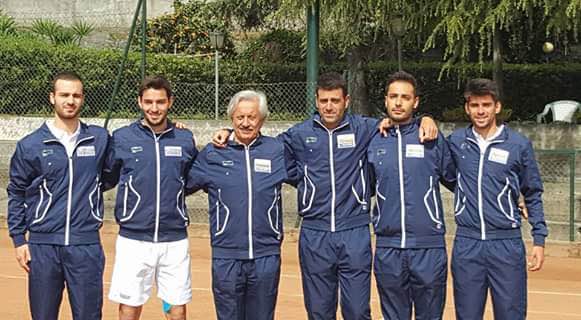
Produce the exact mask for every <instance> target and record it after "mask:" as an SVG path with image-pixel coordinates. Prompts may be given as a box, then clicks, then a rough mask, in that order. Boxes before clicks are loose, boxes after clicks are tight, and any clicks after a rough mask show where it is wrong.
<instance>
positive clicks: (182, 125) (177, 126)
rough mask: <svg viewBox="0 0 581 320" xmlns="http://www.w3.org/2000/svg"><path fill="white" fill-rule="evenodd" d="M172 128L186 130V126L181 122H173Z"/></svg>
mask: <svg viewBox="0 0 581 320" xmlns="http://www.w3.org/2000/svg"><path fill="white" fill-rule="evenodd" d="M174 126H176V128H178V129H187V128H188V127H187V126H186V124H185V123H183V122H181V121H176V122H174Z"/></svg>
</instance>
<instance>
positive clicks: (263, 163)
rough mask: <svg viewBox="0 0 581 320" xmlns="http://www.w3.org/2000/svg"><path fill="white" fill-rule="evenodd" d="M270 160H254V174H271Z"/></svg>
mask: <svg viewBox="0 0 581 320" xmlns="http://www.w3.org/2000/svg"><path fill="white" fill-rule="evenodd" d="M271 169H272V168H271V166H270V160H268V159H254V172H262V173H270V172H271Z"/></svg>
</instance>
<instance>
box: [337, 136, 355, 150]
mask: <svg viewBox="0 0 581 320" xmlns="http://www.w3.org/2000/svg"><path fill="white" fill-rule="evenodd" d="M353 147H355V134H354V133H347V134H340V135H338V136H337V148H339V149H346V148H353Z"/></svg>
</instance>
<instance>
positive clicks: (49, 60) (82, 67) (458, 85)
mask: <svg viewBox="0 0 581 320" xmlns="http://www.w3.org/2000/svg"><path fill="white" fill-rule="evenodd" d="M0 43H2V46H1V47H0V90H1V91H2V92H3V93H4V94H3V97H2V99H0V113H4V114H6V113H14V111H15V110H20V111H19V112H20V113H21V114H49V113H50V111H51V110H50V107H49V103H48V90H49V88H48V86H49V82H50V79H51V76H52V75H53V74H54V73H56V72H57V71H62V70H74V71H76V72H78V73H79V74H80V75H81V76H82V77H83V78H84V79H85V85H86V86H85V88H86V97H87V98H86V106H85V108H84V111H83V112H84V113H83V116H102V115H103V113H104V111H105V110H107V106H108V102H109V99H110V96H111V93H112V90H113V84H114V81H115V75H116V72H117V68H116V66H118V64H119V62H120V60H121V58H122V55H121V52H119V51H115V50H97V49H84V48H76V47H68V46H54V45H50V44H47V43H45V42H43V41H41V40H38V39H33V38H26V39H25V38H19V37H13V36H1V35H0ZM139 59H140V54H139V53H138V52H134V53H130V54H129V59H128V61H127V70H125V72H124V74H123V79H122V83H121V90H120V91H119V92H120V93H119V96H118V98H117V100H116V101H115V105H114V109H113V110H114V112H115V113H116V114H117V115H119V116H121V115H131V114H133V115H137V114H138V113H137V109H136V105H135V95H136V92H137V88H138V85H139V80H140V64H139ZM147 59H148V74H163V75H166V76H167V78H168V79H169V80H170V81H172V82H173V83H174V84H175V91H176V95H177V100H176V103H175V105H174V111H175V114H176V115H183V116H185V117H189V116H191V115H194V114H197V115H206V117H207V118H212V117H213V106H214V100H213V99H214V96H213V94H214V87H213V83H214V64H213V60H212V59H207V58H197V59H195V58H191V57H185V56H174V55H164V54H150V55H148V57H147ZM441 66H442V65H441V64H440V63H413V64H412V63H408V64H406V66H405V67H406V70H407V71H408V72H410V73H412V74H414V75H415V77H416V78H417V80H418V83H419V88H418V89H419V90H418V91H419V94H420V112H426V113H430V114H432V115H433V116H434V117H435V118H437V119H441V118H442V117H444V111H445V110H446V109H448V108H450V106H462V105H463V103H464V101H463V99H462V89H463V80H461V79H460V78H458V76H457V75H456V70H453V72H451V76H450V77H447V78H444V79H442V80H441V81H438V76H439V71H440V68H441ZM346 68H347V66H346V65H345V64H334V65H322V66H321V71H322V72H325V71H338V72H343V71H344V70H346ZM458 68H459V67H458ZM463 68H465V69H466V70H467V71H466V76H467V77H469V78H470V77H489V76H490V74H491V66H489V65H484V66H482V67H481V66H480V65H478V64H470V65H465V66H463ZM504 69H505V75H506V77H505V97H504V101H503V104H504V105H505V106H510V109H511V110H512V114H511V116H510V119H511V120H532V119H533V118H534V116H535V115H536V114H537V113H539V112H540V111H541V110H542V108H543V106H544V105H545V104H546V103H548V102H551V101H555V100H576V101H581V91H580V90H578V87H577V86H575V85H572V84H575V83H581V64H567V65H558V64H543V65H511V64H508V65H506V66H505V68H504ZM396 70H397V65H396V64H395V63H384V62H381V63H371V64H370V65H369V72H368V75H367V79H366V80H367V83H368V84H369V97H370V98H369V101H370V105H371V107H372V108H373V109H374V110H375V114H376V115H380V114H382V113H383V110H384V104H383V100H384V89H385V81H386V79H387V77H388V75H389V74H390V73H392V72H394V71H396ZM305 73H306V69H305V66H304V64H293V63H257V62H252V61H247V60H224V61H223V63H222V64H221V66H220V82H221V83H222V84H223V85H226V86H227V85H229V84H245V86H244V87H247V88H256V89H260V86H257V85H252V84H261V83H279V82H304V81H305V79H306V75H305ZM304 94H305V93H304V92H301V91H300V90H288V91H283V90H280V91H277V90H273V91H269V93H268V97H269V99H271V101H274V100H282V99H274V98H275V97H277V96H280V97H284V101H286V102H284V103H281V104H280V105H271V108H272V111H273V112H272V113H273V115H276V114H277V113H280V115H279V116H278V117H279V118H280V117H284V118H287V115H288V114H290V113H292V111H294V110H297V109H300V108H301V107H300V106H301V105H302V104H303V101H304V100H305V96H304ZM229 98H230V97H229V96H227V94H225V93H224V94H223V95H221V96H220V100H221V105H225V104H226V103H227V101H228V99H229ZM506 109H508V108H506ZM285 113H286V114H287V115H284V114H285ZM283 115H284V116H283ZM303 115H304V114H301V113H299V114H296V117H295V118H301V117H303ZM445 117H447V116H445ZM291 118H293V117H291V116H288V119H291Z"/></svg>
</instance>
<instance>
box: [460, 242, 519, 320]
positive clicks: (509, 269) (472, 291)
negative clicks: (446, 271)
mask: <svg viewBox="0 0 581 320" xmlns="http://www.w3.org/2000/svg"><path fill="white" fill-rule="evenodd" d="M452 277H453V279H454V303H455V307H456V318H457V319H458V320H476V319H478V320H480V319H482V316H483V314H484V306H485V304H486V297H487V293H488V289H490V295H491V297H492V309H493V312H494V319H495V320H521V319H525V318H526V309H527V271H526V253H525V247H524V243H523V241H522V239H520V238H516V239H503V240H477V239H470V238H464V237H458V236H457V237H456V239H455V241H454V250H453V251H452Z"/></svg>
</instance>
